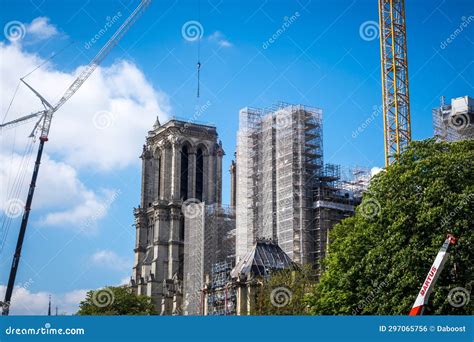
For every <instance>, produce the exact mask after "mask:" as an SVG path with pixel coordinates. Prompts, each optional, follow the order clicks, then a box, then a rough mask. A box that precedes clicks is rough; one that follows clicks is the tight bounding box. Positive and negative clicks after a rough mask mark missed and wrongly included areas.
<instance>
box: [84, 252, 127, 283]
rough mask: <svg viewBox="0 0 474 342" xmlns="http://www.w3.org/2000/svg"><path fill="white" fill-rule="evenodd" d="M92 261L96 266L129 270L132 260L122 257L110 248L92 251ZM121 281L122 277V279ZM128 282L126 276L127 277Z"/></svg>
mask: <svg viewBox="0 0 474 342" xmlns="http://www.w3.org/2000/svg"><path fill="white" fill-rule="evenodd" d="M91 261H92V263H94V264H95V265H97V266H100V267H104V268H109V269H113V270H130V269H132V260H131V259H128V258H123V257H120V256H119V255H117V253H115V252H114V251H111V250H107V249H104V250H100V251H97V252H96V253H94V254H93V255H92V257H91ZM122 282H123V279H122ZM127 283H128V278H127Z"/></svg>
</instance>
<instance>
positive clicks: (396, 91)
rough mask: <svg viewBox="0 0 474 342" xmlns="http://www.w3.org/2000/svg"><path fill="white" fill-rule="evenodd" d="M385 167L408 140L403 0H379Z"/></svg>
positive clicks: (408, 109) (397, 154) (408, 99)
mask: <svg viewBox="0 0 474 342" xmlns="http://www.w3.org/2000/svg"><path fill="white" fill-rule="evenodd" d="M379 29H380V61H381V73H382V100H383V124H384V148H385V166H386V167H387V166H389V165H390V164H392V163H393V162H394V161H395V160H396V158H397V157H398V156H399V155H400V153H402V152H403V150H404V149H405V148H406V147H407V145H408V144H409V143H410V141H411V124H410V96H409V92H408V58H407V39H406V23H405V0H379Z"/></svg>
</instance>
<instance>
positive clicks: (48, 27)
mask: <svg viewBox="0 0 474 342" xmlns="http://www.w3.org/2000/svg"><path fill="white" fill-rule="evenodd" d="M25 27H26V34H27V35H31V36H33V38H35V39H37V40H44V39H48V38H51V37H53V36H56V35H57V34H59V32H58V29H57V28H56V26H54V25H52V24H50V23H49V18H47V17H37V18H35V19H33V21H32V22H31V23H29V24H26V25H25Z"/></svg>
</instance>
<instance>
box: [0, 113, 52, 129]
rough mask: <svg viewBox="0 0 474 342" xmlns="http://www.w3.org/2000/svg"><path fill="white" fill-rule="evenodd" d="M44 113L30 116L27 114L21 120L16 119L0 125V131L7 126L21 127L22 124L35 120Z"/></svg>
mask: <svg viewBox="0 0 474 342" xmlns="http://www.w3.org/2000/svg"><path fill="white" fill-rule="evenodd" d="M45 112H46V111H45V110H40V111H39V112H36V113H31V114H28V115H25V116H23V117H21V118H18V119H15V120H12V121H10V122H6V123H4V124H0V129H2V128H4V127H8V126H12V127H13V126H16V125H21V124H22V123H26V122H28V121H29V120H32V119H34V118H37V117H38V116H41V115H43V114H44V113H45Z"/></svg>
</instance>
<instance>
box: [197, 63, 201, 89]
mask: <svg viewBox="0 0 474 342" xmlns="http://www.w3.org/2000/svg"><path fill="white" fill-rule="evenodd" d="M200 73H201V62H199V61H198V62H197V78H198V79H197V82H198V84H197V97H199V87H200V85H199V83H200Z"/></svg>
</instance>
